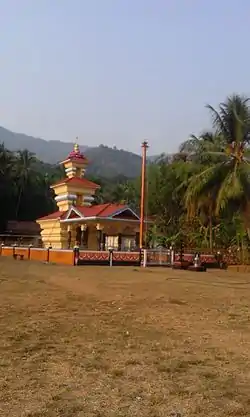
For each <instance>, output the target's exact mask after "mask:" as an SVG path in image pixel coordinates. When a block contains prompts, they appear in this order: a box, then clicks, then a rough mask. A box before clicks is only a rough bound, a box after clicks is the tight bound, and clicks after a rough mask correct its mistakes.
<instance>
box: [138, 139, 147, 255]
mask: <svg viewBox="0 0 250 417" xmlns="http://www.w3.org/2000/svg"><path fill="white" fill-rule="evenodd" d="M141 147H142V165H141V215H140V249H142V248H143V244H144V228H145V218H144V217H145V180H146V163H147V149H148V142H146V141H144V142H142V145H141Z"/></svg>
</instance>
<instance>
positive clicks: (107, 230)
mask: <svg viewBox="0 0 250 417" xmlns="http://www.w3.org/2000/svg"><path fill="white" fill-rule="evenodd" d="M61 164H62V165H63V166H64V169H65V174H66V177H65V178H64V179H62V180H61V181H59V182H58V183H57V184H54V185H52V186H51V188H52V189H53V190H54V192H55V201H56V204H57V207H58V210H57V211H56V212H54V213H51V214H49V215H48V216H45V217H42V218H40V219H38V220H37V223H38V224H39V225H40V228H41V237H42V242H43V246H44V247H52V248H57V249H70V248H73V247H74V246H75V245H77V246H80V248H83V249H90V250H107V249H111V248H112V249H115V250H123V251H124V250H133V249H135V248H138V245H139V224H140V218H139V217H138V215H137V214H136V213H135V212H134V211H133V210H132V209H131V208H130V207H128V206H127V205H124V204H113V203H106V204H98V205H94V204H93V202H94V196H95V193H96V191H97V190H98V188H99V187H100V186H99V185H98V184H95V183H94V182H92V181H89V180H88V179H87V178H85V176H84V175H85V171H86V168H87V165H88V160H87V159H86V157H85V156H84V155H83V154H82V153H81V152H80V149H79V146H78V145H77V144H76V145H75V146H74V150H73V151H72V152H71V153H70V154H69V155H68V157H67V158H66V159H65V160H64V161H62V162H61Z"/></svg>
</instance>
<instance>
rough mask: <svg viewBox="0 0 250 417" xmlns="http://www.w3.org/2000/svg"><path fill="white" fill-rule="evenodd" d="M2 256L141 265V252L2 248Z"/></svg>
mask: <svg viewBox="0 0 250 417" xmlns="http://www.w3.org/2000/svg"><path fill="white" fill-rule="evenodd" d="M0 256H10V257H13V258H14V259H18V260H19V259H20V260H31V261H40V262H48V263H55V264H62V265H109V266H116V265H124V266H125V265H132V266H140V265H141V258H142V257H141V252H139V251H138V252H112V251H91V250H85V251H84V250H62V249H58V250H56V249H40V248H32V247H28V248H27V247H21V246H20V247H18V246H0Z"/></svg>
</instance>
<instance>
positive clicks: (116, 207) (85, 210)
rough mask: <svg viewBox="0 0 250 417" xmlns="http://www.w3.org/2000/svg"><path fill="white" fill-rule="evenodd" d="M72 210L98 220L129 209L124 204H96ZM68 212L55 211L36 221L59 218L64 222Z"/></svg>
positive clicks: (76, 207)
mask: <svg viewBox="0 0 250 417" xmlns="http://www.w3.org/2000/svg"><path fill="white" fill-rule="evenodd" d="M73 208H75V209H76V210H77V211H78V212H79V213H81V214H82V215H83V217H98V218H102V217H103V218H105V217H111V216H113V215H114V214H115V213H117V212H120V211H122V210H126V209H129V207H128V206H127V205H125V204H113V203H106V204H97V205H96V206H90V207H84V206H74V207H73ZM69 210H71V208H70V209H69ZM69 210H67V211H56V212H55V213H51V214H49V215H48V216H45V217H42V218H41V219H38V220H53V219H57V218H60V220H64V219H65V218H66V217H67V214H68V213H69ZM76 217H77V216H76Z"/></svg>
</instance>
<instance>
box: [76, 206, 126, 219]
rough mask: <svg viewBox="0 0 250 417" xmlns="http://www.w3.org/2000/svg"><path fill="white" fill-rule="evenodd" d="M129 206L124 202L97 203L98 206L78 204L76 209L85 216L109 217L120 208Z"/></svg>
mask: <svg viewBox="0 0 250 417" xmlns="http://www.w3.org/2000/svg"><path fill="white" fill-rule="evenodd" d="M125 208H127V206H126V205H124V204H112V203H106V204H97V205H96V206H91V207H83V206H77V207H76V209H77V210H78V211H79V212H80V213H82V215H83V216H84V217H109V216H112V215H113V214H114V213H116V212H117V211H120V210H124V209H125Z"/></svg>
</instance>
